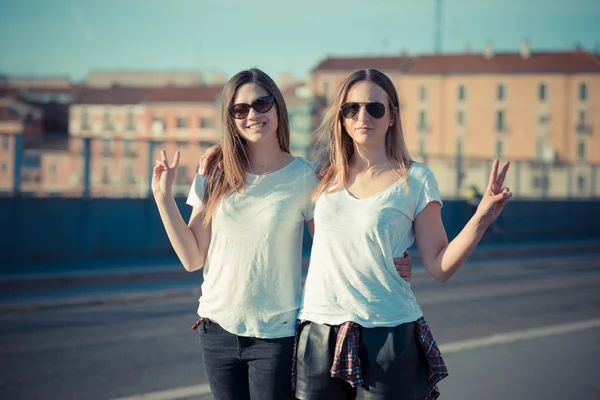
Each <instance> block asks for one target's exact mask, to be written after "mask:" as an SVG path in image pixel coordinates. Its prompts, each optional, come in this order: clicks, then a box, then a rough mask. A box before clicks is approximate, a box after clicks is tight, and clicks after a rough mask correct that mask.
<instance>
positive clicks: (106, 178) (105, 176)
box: [102, 165, 110, 183]
mask: <svg viewBox="0 0 600 400" xmlns="http://www.w3.org/2000/svg"><path fill="white" fill-rule="evenodd" d="M109 177H110V167H109V166H108V165H104V166H103V167H102V183H108V182H109Z"/></svg>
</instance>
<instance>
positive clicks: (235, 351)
mask: <svg viewBox="0 0 600 400" xmlns="http://www.w3.org/2000/svg"><path fill="white" fill-rule="evenodd" d="M198 332H199V333H198V334H199V335H200V347H201V349H202V358H203V359H204V367H205V368H206V373H207V375H208V382H209V384H210V390H211V391H212V395H213V397H214V399H215V400H250V399H251V400H287V399H294V394H293V392H292V388H291V378H290V376H291V366H292V351H293V347H294V337H293V336H292V337H286V338H278V339H258V338H253V337H245V336H238V335H234V334H232V333H229V332H227V331H226V330H225V329H223V328H222V327H221V326H220V325H218V324H216V323H213V322H211V321H209V320H207V321H206V322H204V323H203V324H202V325H200V326H199V327H198Z"/></svg>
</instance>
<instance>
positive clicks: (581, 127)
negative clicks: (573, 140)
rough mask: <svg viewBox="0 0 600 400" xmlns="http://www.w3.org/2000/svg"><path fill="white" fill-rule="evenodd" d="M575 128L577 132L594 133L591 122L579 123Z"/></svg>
mask: <svg viewBox="0 0 600 400" xmlns="http://www.w3.org/2000/svg"><path fill="white" fill-rule="evenodd" d="M575 130H577V133H581V134H589V133H592V126H591V125H590V124H577V126H576V127H575Z"/></svg>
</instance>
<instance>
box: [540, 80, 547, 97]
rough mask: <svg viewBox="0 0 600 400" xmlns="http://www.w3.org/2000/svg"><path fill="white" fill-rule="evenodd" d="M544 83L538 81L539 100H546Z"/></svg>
mask: <svg viewBox="0 0 600 400" xmlns="http://www.w3.org/2000/svg"><path fill="white" fill-rule="evenodd" d="M546 95H547V94H546V84H545V83H540V86H539V87H538V99H539V100H540V101H545V100H546Z"/></svg>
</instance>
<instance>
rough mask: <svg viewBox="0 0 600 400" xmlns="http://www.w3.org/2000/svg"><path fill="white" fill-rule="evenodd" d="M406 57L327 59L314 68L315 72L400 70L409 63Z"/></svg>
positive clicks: (408, 58)
mask: <svg viewBox="0 0 600 400" xmlns="http://www.w3.org/2000/svg"><path fill="white" fill-rule="evenodd" d="M410 59H411V58H410V57H408V56H388V57H342V58H337V57H329V58H326V59H325V60H323V61H321V62H320V63H319V65H317V66H316V67H315V69H314V70H313V72H315V71H339V70H348V71H354V70H357V69H362V68H377V69H381V70H402V69H403V68H404V67H405V66H407V63H409V62H410Z"/></svg>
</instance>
